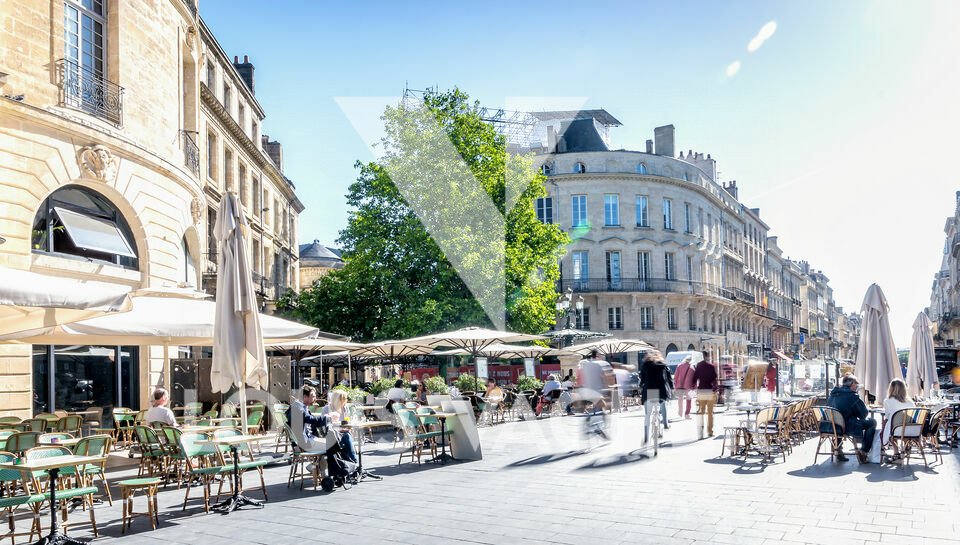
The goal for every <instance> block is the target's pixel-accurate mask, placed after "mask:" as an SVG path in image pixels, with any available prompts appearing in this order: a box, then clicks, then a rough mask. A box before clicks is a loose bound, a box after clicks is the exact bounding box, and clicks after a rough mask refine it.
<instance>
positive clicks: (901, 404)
mask: <svg viewBox="0 0 960 545" xmlns="http://www.w3.org/2000/svg"><path fill="white" fill-rule="evenodd" d="M914 407H916V405H915V404H914V403H913V401H910V399H908V398H907V385H906V384H905V383H904V382H903V380H901V379H898V378H895V379H893V380H891V381H890V387H889V388H888V389H887V399H885V400H883V416H884V423H883V444H887V443H889V442H890V422H891V421H892V420H893V415H894V414H895V413H896V412H897V411H899V410H901V409H912V408H914Z"/></svg>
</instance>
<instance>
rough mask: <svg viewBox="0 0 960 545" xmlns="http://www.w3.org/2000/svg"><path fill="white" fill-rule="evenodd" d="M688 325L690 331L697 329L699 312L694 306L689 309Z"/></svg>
mask: <svg viewBox="0 0 960 545" xmlns="http://www.w3.org/2000/svg"><path fill="white" fill-rule="evenodd" d="M687 326H688V327H689V329H690V331H696V330H697V312H696V311H695V310H693V309H692V308H688V309H687Z"/></svg>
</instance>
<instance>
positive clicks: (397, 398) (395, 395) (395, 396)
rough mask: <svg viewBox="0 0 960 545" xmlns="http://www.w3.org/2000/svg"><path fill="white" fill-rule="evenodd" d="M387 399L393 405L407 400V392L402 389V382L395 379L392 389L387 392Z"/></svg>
mask: <svg viewBox="0 0 960 545" xmlns="http://www.w3.org/2000/svg"><path fill="white" fill-rule="evenodd" d="M387 399H389V400H390V401H393V402H395V403H396V402H403V401H406V400H407V391H406V390H405V389H404V388H403V380H400V379H397V382H395V383H394V384H393V388H390V389H389V390H387Z"/></svg>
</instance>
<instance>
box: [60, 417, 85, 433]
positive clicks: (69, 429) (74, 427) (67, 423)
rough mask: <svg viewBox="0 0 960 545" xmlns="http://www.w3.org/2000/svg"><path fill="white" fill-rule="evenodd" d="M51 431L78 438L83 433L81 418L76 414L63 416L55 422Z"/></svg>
mask: <svg viewBox="0 0 960 545" xmlns="http://www.w3.org/2000/svg"><path fill="white" fill-rule="evenodd" d="M53 431H56V432H60V433H70V434H73V436H74V437H80V435H81V433H82V431H83V417H82V416H80V415H78V414H71V415H68V416H64V417H63V418H61V419H60V420H57V423H56V425H55V426H54V428H53Z"/></svg>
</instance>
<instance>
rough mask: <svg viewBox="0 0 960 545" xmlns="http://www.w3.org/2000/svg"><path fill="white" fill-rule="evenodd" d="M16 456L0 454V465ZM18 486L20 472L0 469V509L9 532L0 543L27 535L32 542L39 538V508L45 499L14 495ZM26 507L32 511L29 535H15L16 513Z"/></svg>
mask: <svg viewBox="0 0 960 545" xmlns="http://www.w3.org/2000/svg"><path fill="white" fill-rule="evenodd" d="M16 457H17V455H16V454H14V453H12V452H0V463H7V464H8V463H11V462H13V461H14V459H16ZM19 485H20V472H19V471H17V470H14V469H0V489H2V490H3V497H2V498H0V509H3V512H4V514H5V515H6V516H7V526H8V528H9V529H10V531H9V532H8V533H6V534H2V535H0V541H3V540H4V539H6V538H8V537H9V538H10V542H11V543H13V542H14V539H16V538H17V537H18V536H25V535H28V536H29V537H28V539H30V540H33V535H34V534H37V536H38V537H39V536H40V507H41V506H42V505H43V502H45V501H46V498H45V497H44V496H43V494H19V495H15V492H16V491H17V489H18V487H19ZM24 506H28V507H30V509H32V510H33V522H32V524H31V525H30V532H29V533H17V527H16V515H17V513H16V511H17V509H18V508H20V507H24Z"/></svg>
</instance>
